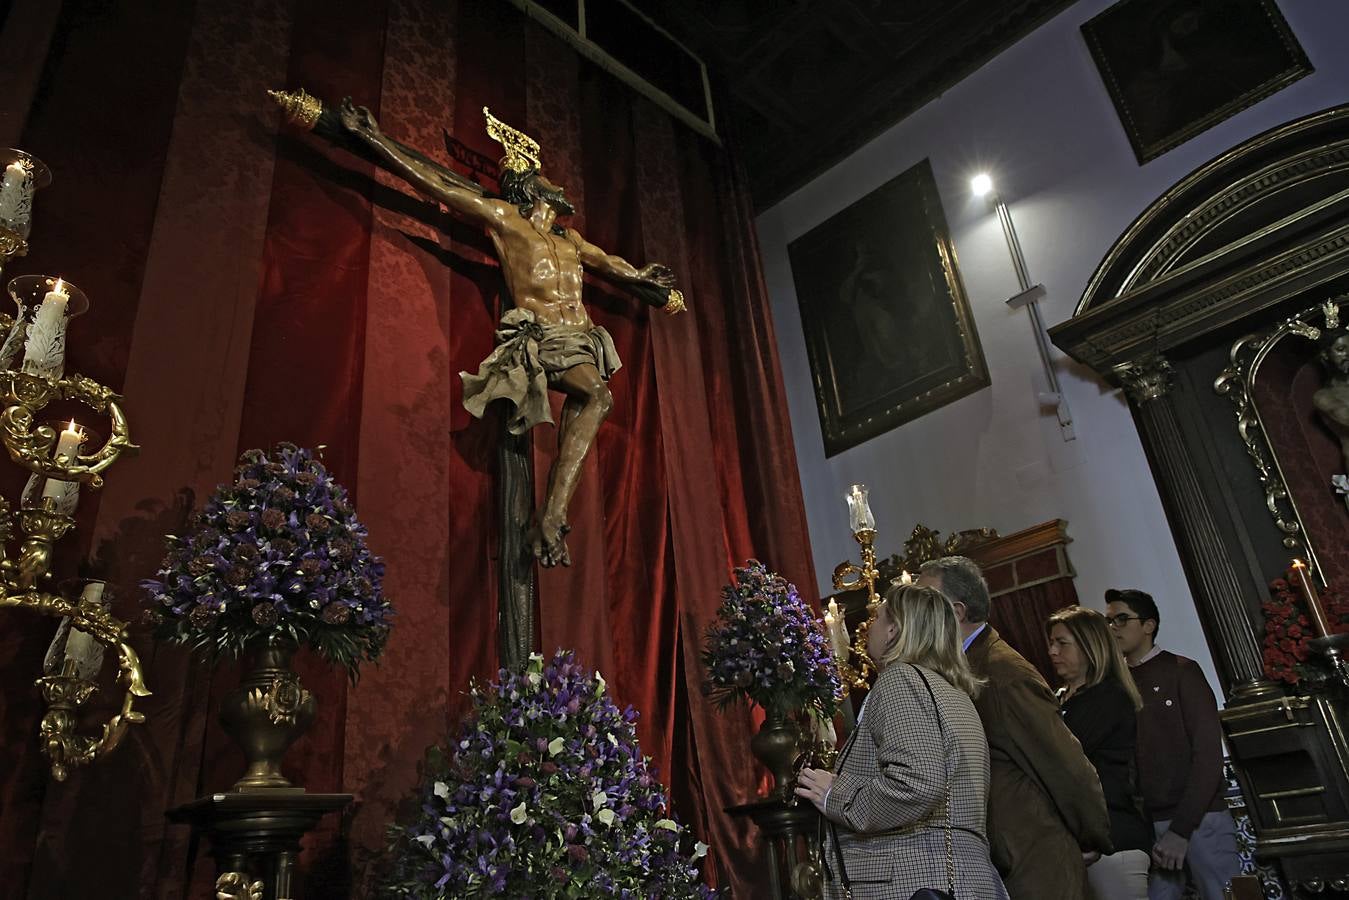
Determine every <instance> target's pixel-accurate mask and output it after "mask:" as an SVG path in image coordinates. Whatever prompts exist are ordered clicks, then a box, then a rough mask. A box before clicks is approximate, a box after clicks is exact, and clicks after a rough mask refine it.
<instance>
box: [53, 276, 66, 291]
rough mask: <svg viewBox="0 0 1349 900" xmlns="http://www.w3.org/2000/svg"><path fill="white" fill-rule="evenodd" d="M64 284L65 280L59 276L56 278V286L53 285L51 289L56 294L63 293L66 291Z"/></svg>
mask: <svg viewBox="0 0 1349 900" xmlns="http://www.w3.org/2000/svg"><path fill="white" fill-rule="evenodd" d="M65 286H66V283H65V281H64V280H63V279H61V278H57V279H56V286H55V287H53V288H52V290H53V291H54V292H56V293H58V294H64V293H65V292H66V289H65Z"/></svg>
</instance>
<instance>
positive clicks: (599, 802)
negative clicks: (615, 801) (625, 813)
mask: <svg viewBox="0 0 1349 900" xmlns="http://www.w3.org/2000/svg"><path fill="white" fill-rule="evenodd" d="M590 802H591V803H592V804H594V806H595V808H596V809H599V808H600V807H601V806H603V805H604V804H606V803H608V802H609V795H608V794H606V793H604V791H596V792H595V793H593V794H591V795H590Z"/></svg>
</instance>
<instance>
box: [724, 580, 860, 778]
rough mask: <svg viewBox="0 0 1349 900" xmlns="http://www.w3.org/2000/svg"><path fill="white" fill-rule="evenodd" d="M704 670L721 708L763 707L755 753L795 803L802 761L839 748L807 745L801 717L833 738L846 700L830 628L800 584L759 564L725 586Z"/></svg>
mask: <svg viewBox="0 0 1349 900" xmlns="http://www.w3.org/2000/svg"><path fill="white" fill-rule="evenodd" d="M703 668H704V669H705V670H706V672H707V680H706V681H705V682H704V683H703V692H704V693H705V694H706V695H707V696H709V697H711V698H712V699H713V700H714V701H715V702H716V704H717V706H718V707H719V708H722V709H724V708H726V707H728V706H731V705H734V704H735V703H738V702H740V701H742V700H748V701H752V702H754V703H757V704H759V705H760V706H762V707H763V709H764V714H765V718H764V723H763V727H762V728H761V729H760V730H759V732H758V733H757V734H755V735H754V737H753V738H751V739H750V742H749V749H750V752H751V753H753V754H754V756H755V757H756V758H757V759H758V760H759V761H760V762H761V763H763V765H764V767H765V768H766V769H768V771H769V772H771V773H772V775H773V782H774V791H773V793H774V794H775V795H776V796H778V797H780V798H782V799H784V800H788V799H792V786H793V783H794V782H795V779H796V772H797V769H798V766H799V764H800V763H802V762H803V761H805V760H806V759H807V758H809V759H810V761H811V762H812V763H813V764H816V765H822V764H823V763H824V760H825V759H827V758H828V757H829V756H830V754H831V753H832V750H833V747H832V738H828V737H826V738H825V739H824V740H822V741H820V740H817V741H814V742H812V741H811V740H809V739H805V740H803V738H802V734H801V728H800V726H799V725H798V724H797V721H796V719H797V718H798V717H800V715H801V714H802V713H803V712H805V711H807V710H808V711H809V712H810V713H811V715H812V721H811V723H810V724H811V730H812V731H813V732H814V733H815V734H816V735H817V736H819V735H825V736H827V735H830V734H832V732H833V724H832V722H831V721H830V720H831V719H832V718H833V715H834V711H835V710H836V709H837V708H838V703H839V700H840V699H841V698H842V683H841V682H840V680H839V674H838V665H837V664H836V663H835V662H834V658H833V655H832V653H831V651H830V646H829V639H828V637H826V636H825V632H824V626H823V624H822V623H821V622H820V621H819V620H818V619H816V618H815V615H814V613H813V612H811V609H810V607H809V606H807V605H806V603H805V601H804V600H802V599H801V595H800V594H798V593H797V592H796V586H795V585H793V584H791V583H789V582H788V581H787V579H785V578H783V577H782V576H781V575H777V574H774V573H772V572H769V571H768V570H767V569H766V568H764V565H763V563H761V562H759V561H758V560H754V559H751V560H749V561H748V562H746V563H745V565H744V567H743V568H739V569H736V570H735V581H734V582H732V583H731V584H728V585H726V586H725V587H724V588H722V589H721V608H720V609H718V610H717V619H716V621H715V622H713V623H712V625H711V626H710V627H709V628H708V630H707V640H706V643H705V644H704V646H703ZM802 751H805V753H804V755H803V752H802Z"/></svg>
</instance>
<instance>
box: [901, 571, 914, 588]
mask: <svg viewBox="0 0 1349 900" xmlns="http://www.w3.org/2000/svg"><path fill="white" fill-rule="evenodd" d="M899 583H900V584H913V576H912V575H910V574H909V570H908V569H905V570H904V571H902V572H900V573H899Z"/></svg>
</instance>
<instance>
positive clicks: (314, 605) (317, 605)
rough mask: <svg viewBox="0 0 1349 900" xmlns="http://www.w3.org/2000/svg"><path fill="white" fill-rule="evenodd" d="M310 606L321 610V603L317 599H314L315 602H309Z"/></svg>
mask: <svg viewBox="0 0 1349 900" xmlns="http://www.w3.org/2000/svg"><path fill="white" fill-rule="evenodd" d="M309 605H310V606H312V607H313V608H314V609H318V608H319V601H318V598H315V599H313V600H310V601H309Z"/></svg>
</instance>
